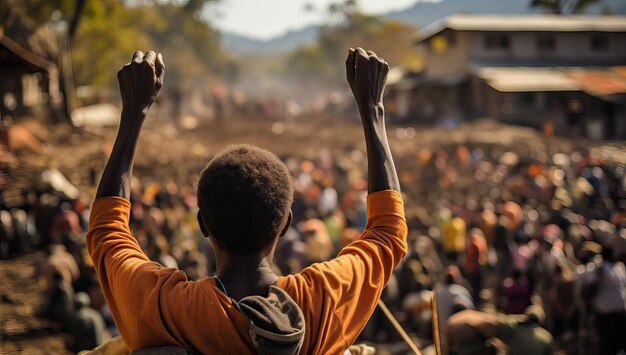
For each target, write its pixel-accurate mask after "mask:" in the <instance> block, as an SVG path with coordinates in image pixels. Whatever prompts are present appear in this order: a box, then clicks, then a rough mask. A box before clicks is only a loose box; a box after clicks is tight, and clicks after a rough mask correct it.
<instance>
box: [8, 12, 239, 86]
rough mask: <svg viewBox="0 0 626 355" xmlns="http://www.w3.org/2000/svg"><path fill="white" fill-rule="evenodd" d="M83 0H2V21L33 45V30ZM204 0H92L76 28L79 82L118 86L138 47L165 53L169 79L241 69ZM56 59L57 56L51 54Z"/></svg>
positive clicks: (227, 73)
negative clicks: (206, 13) (206, 15)
mask: <svg viewBox="0 0 626 355" xmlns="http://www.w3.org/2000/svg"><path fill="white" fill-rule="evenodd" d="M76 1H77V0H2V12H1V14H2V16H0V17H1V19H0V21H2V22H0V24H2V25H3V27H4V29H5V32H6V33H7V34H8V35H9V36H11V37H12V38H14V39H16V40H18V41H19V42H20V43H22V45H25V46H28V40H29V36H31V35H32V34H33V33H35V32H36V31H37V29H38V28H41V27H44V26H48V25H49V24H50V23H51V16H52V13H53V11H54V10H60V12H61V15H62V16H61V17H62V20H64V21H66V22H68V23H69V22H70V21H71V20H72V18H73V16H74V12H75V7H76ZM205 6H211V4H210V3H207V2H205V1H202V0H189V1H187V2H180V1H177V2H159V1H152V2H150V1H134V2H131V1H122V0H86V2H85V4H84V8H83V13H82V17H81V19H80V22H79V25H78V28H77V31H76V34H75V36H74V38H73V39H72V43H71V47H72V59H73V64H74V80H75V82H76V85H77V86H79V85H94V86H97V87H104V88H114V87H115V86H116V85H117V84H116V82H117V80H116V76H115V74H116V71H117V69H118V68H120V67H121V66H122V65H123V64H124V63H127V62H129V61H130V59H131V56H132V54H133V52H134V51H136V50H142V51H147V50H150V49H152V50H155V51H160V52H162V53H163V56H164V58H165V61H166V67H167V79H168V80H172V81H181V82H184V81H197V80H199V79H200V78H201V77H207V76H219V73H220V70H224V72H225V76H226V78H225V79H227V80H232V79H233V76H235V75H237V70H236V68H235V67H233V64H232V62H231V61H230V60H229V58H228V57H227V56H226V55H225V54H224V53H223V52H222V51H221V49H220V46H219V37H218V34H217V31H216V30H215V29H214V28H213V27H212V26H211V24H210V23H209V22H208V21H207V20H206V19H205V18H203V17H201V16H200V14H201V12H202V10H203V9H204V7H205ZM49 59H51V60H53V61H55V60H56V58H49Z"/></svg>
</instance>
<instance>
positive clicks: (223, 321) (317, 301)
mask: <svg viewBox="0 0 626 355" xmlns="http://www.w3.org/2000/svg"><path fill="white" fill-rule="evenodd" d="M129 215H130V202H129V201H128V200H125V199H122V198H118V197H107V198H101V199H98V200H96V201H95V202H94V204H93V207H92V210H91V216H90V219H89V231H88V233H87V247H88V250H89V254H90V255H91V258H92V260H93V263H94V266H95V268H96V273H97V275H98V280H99V281H100V286H101V287H102V291H103V293H104V296H105V298H106V301H107V303H108V305H109V308H110V309H111V313H112V315H113V319H114V320H115V324H117V327H118V329H119V331H120V334H121V335H122V337H123V338H124V341H125V342H126V345H127V346H128V348H129V350H131V351H132V350H135V349H140V348H146V347H154V346H161V345H177V346H181V347H183V348H186V349H188V350H191V351H194V352H199V353H204V354H207V353H213V354H217V353H222V354H245V353H253V352H254V347H253V345H252V342H251V340H250V336H249V335H248V324H247V321H246V320H245V318H244V317H243V316H242V315H241V314H240V313H239V311H238V310H237V309H236V308H235V307H234V306H233V305H232V303H231V300H230V298H228V297H227V296H226V295H225V294H224V293H222V292H221V291H220V290H219V289H218V288H217V286H216V285H215V281H214V279H213V278H209V277H205V278H203V279H200V280H198V281H188V280H187V277H186V276H185V274H184V273H183V272H182V271H179V270H176V269H174V268H165V267H162V266H160V265H158V264H157V263H154V262H151V261H150V260H149V259H148V257H147V256H146V255H145V254H144V253H143V252H142V250H141V249H140V247H139V244H138V243H137V241H136V240H135V238H134V237H133V236H132V235H131V232H130V228H129V226H128V220H129ZM406 234H407V227H406V220H405V217H404V206H403V202H402V197H401V195H400V194H399V193H398V192H395V191H381V192H377V193H373V194H370V195H369V196H368V197H367V225H366V228H365V231H364V232H363V234H362V235H361V238H360V239H359V240H358V241H356V242H354V243H352V244H350V245H348V246H347V247H345V248H344V249H343V250H342V251H341V253H339V255H338V256H337V257H336V258H335V259H333V260H330V261H327V262H323V263H318V264H314V265H311V266H310V267H308V268H306V269H304V270H303V271H302V272H301V273H299V274H296V275H289V276H286V277H280V278H279V279H278V281H277V283H276V285H277V286H278V287H280V288H282V289H283V290H285V291H286V292H287V293H288V294H289V295H290V296H291V297H292V298H293V299H294V301H295V302H296V303H297V304H298V305H299V306H300V308H301V309H302V312H303V314H304V317H305V321H306V335H305V340H304V344H303V347H302V351H301V353H303V354H341V353H343V351H344V350H345V349H346V348H348V346H349V345H351V344H352V342H353V341H354V340H355V339H356V337H357V336H358V334H359V333H360V332H361V330H362V329H363V327H364V326H365V323H366V322H367V320H368V318H369V317H370V315H371V313H372V312H373V311H374V308H375V307H376V303H377V301H378V298H379V297H380V294H381V292H382V289H383V287H384V286H385V284H386V283H387V281H388V280H389V277H390V276H391V272H392V271H393V268H394V267H396V266H397V265H398V263H399V262H400V260H401V259H402V258H403V257H404V255H405V254H406Z"/></svg>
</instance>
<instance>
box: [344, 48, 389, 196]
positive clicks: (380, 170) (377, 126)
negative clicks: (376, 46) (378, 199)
mask: <svg viewBox="0 0 626 355" xmlns="http://www.w3.org/2000/svg"><path fill="white" fill-rule="evenodd" d="M388 72H389V64H387V62H385V61H384V60H383V59H382V58H380V57H378V56H377V55H376V53H374V52H372V51H365V50H363V48H360V47H359V48H357V49H356V50H355V49H352V48H350V51H349V53H348V59H347V60H346V75H347V78H348V83H349V84H350V88H351V89H352V93H353V94H354V98H355V99H356V103H357V105H358V107H359V113H360V114H361V122H362V123H363V129H364V131H365V144H366V147H367V187H368V192H369V193H370V194H371V193H374V192H378V191H383V190H395V191H398V192H400V183H399V182H398V175H397V173H396V167H395V165H394V164H393V158H392V157H391V151H390V150H389V142H388V141H387V132H386V130H385V107H384V106H383V92H384V91H385V82H386V81H387V73H388Z"/></svg>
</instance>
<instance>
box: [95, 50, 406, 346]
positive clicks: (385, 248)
mask: <svg viewBox="0 0 626 355" xmlns="http://www.w3.org/2000/svg"><path fill="white" fill-rule="evenodd" d="M388 70H389V67H388V65H387V63H386V62H385V61H384V60H382V59H381V58H379V57H378V56H377V55H376V54H375V53H373V52H370V51H367V52H366V51H365V50H363V49H361V48H357V49H356V50H353V49H350V51H349V55H348V59H347V60H346V71H347V78H348V83H349V84H350V87H351V88H352V91H353V93H354V96H355V99H356V101H357V105H358V106H359V109H360V112H361V119H362V123H363V127H364V132H365V141H366V146H367V152H368V155H367V157H368V191H369V196H368V198H367V214H368V219H367V225H366V228H365V231H364V232H363V234H362V236H361V238H360V239H359V240H358V241H356V242H354V243H352V244H350V245H349V246H347V247H346V248H344V249H343V250H342V251H341V252H340V253H339V255H338V256H337V257H336V258H335V259H332V260H330V261H326V262H323V263H316V264H313V265H312V266H310V267H308V268H306V269H305V270H303V271H302V272H300V273H298V274H295V275H288V276H285V277H279V276H278V275H276V274H275V273H274V271H273V270H272V268H271V261H272V259H273V254H274V250H275V248H276V244H277V241H278V239H279V238H281V237H282V236H283V235H284V234H285V233H286V232H287V230H288V229H289V225H290V223H291V220H292V215H291V213H290V205H291V202H292V201H293V188H292V185H291V179H290V175H289V171H288V169H287V167H286V166H285V165H284V164H283V163H282V162H281V161H280V160H279V159H278V158H277V157H276V156H274V155H273V154H271V153H269V152H267V151H264V150H261V149H259V148H256V147H252V146H245V145H239V146H232V147H230V148H228V149H226V150H225V151H224V152H222V153H221V154H218V155H217V156H216V157H214V158H213V160H211V162H210V163H209V164H208V165H207V167H206V168H205V169H204V170H203V172H202V174H201V176H200V181H199V183H198V206H199V212H198V223H199V227H200V229H201V231H202V234H203V235H204V236H205V237H208V238H209V239H210V240H211V244H212V246H213V249H214V251H215V256H216V268H217V269H216V270H217V271H216V275H215V277H212V278H203V279H201V280H197V281H195V282H194V281H188V280H187V278H186V276H185V275H184V273H181V272H178V271H177V270H176V269H174V268H164V267H161V266H160V265H158V264H155V263H152V262H150V261H149V259H148V258H147V256H146V255H145V254H144V253H143V251H142V250H141V248H140V245H139V243H138V242H137V240H136V239H135V238H134V237H133V236H132V234H131V233H130V229H129V216H130V209H131V203H130V201H129V198H130V196H131V185H130V181H131V180H132V167H133V161H134V152H135V147H136V144H137V138H138V136H139V132H140V131H141V127H142V125H143V121H144V119H145V116H146V113H147V111H148V109H149V108H150V106H151V104H152V102H153V101H154V98H155V97H156V94H157V93H158V91H159V89H160V88H161V85H162V80H163V74H164V65H163V60H162V57H161V55H160V54H159V55H157V54H156V53H154V52H148V53H146V54H145V55H144V54H143V53H141V52H136V53H135V54H134V56H133V60H132V61H131V63H129V64H128V65H126V66H124V68H122V70H120V72H119V73H118V79H119V82H120V91H121V96H122V103H123V110H122V117H121V121H120V129H119V132H118V136H117V138H116V141H115V144H114V146H113V151H112V153H111V157H110V158H109V161H108V162H107V165H106V167H105V169H104V172H103V175H102V178H101V181H100V184H99V186H98V192H97V194H96V201H95V202H94V204H93V207H92V210H91V217H90V223H89V231H88V233H87V245H88V249H89V253H90V255H91V257H92V259H93V261H94V266H95V269H96V272H97V274H98V279H99V281H100V285H101V287H102V289H103V291H104V295H105V298H106V300H107V303H108V304H109V307H110V309H111V313H112V314H113V318H114V319H115V322H116V324H117V325H118V328H119V330H120V333H121V335H122V337H123V338H124V341H125V342H126V344H127V346H128V347H129V349H130V350H131V351H133V350H137V349H141V348H149V347H155V346H162V345H167V344H169V345H175V346H178V347H182V348H184V349H186V350H187V351H195V352H204V353H208V352H222V353H250V352H253V351H254V350H255V349H256V350H257V351H261V352H266V351H267V352H277V351H281V352H283V353H293V354H295V353H298V352H300V351H302V352H304V353H341V352H343V351H344V350H345V349H347V348H348V347H349V346H350V345H352V343H353V342H354V340H355V339H356V337H357V335H358V334H359V333H360V330H361V329H362V328H363V326H364V325H365V323H366V322H367V320H368V318H369V316H370V315H371V314H372V312H373V311H374V308H375V306H376V303H377V301H378V299H379V297H380V295H381V293H382V290H383V288H384V286H385V284H386V283H387V281H388V280H389V278H390V277H391V273H392V271H393V268H394V267H395V266H397V265H398V264H399V262H400V260H401V259H402V257H404V255H405V254H406V235H407V227H406V220H405V217H404V208H403V201H402V196H401V194H400V185H399V182H398V177H397V174H396V171H395V167H394V164H393V160H392V157H391V152H390V149H389V145H388V142H387V138H386V134H385V121H384V107H383V103H382V93H383V89H384V87H385V81H386V77H387V72H388ZM281 319H282V320H281ZM268 320H273V321H270V322H268ZM268 333H269V334H270V335H267V334H268ZM321 334H323V336H320V335H321Z"/></svg>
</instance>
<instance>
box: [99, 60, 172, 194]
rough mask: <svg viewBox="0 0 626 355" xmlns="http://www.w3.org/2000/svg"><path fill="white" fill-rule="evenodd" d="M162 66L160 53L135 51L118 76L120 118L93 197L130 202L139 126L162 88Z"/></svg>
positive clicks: (163, 68)
mask: <svg viewBox="0 0 626 355" xmlns="http://www.w3.org/2000/svg"><path fill="white" fill-rule="evenodd" d="M164 73H165V65H164V64H163V57H162V56H161V53H159V54H158V55H157V54H156V53H155V52H152V51H149V52H148V53H146V54H145V56H144V54H143V53H142V52H135V54H134V55H133V59H132V60H131V62H130V63H128V64H126V65H124V67H123V68H122V69H121V70H120V71H119V72H118V73H117V80H118V81H119V84H120V94H121V96H122V117H121V118H120V127H119V130H118V132H117V137H116V138H115V143H114V145H113V150H112V151H111V156H110V157H109V161H108V162H107V165H106V167H105V168H104V172H103V173H102V178H101V179H100V184H99V185H98V192H97V193H96V198H100V197H107V196H118V197H123V198H125V199H130V180H131V177H132V172H133V162H134V161H135V148H136V146H137V139H138V138H139V132H140V131H141V126H142V125H143V121H144V119H145V118H146V114H147V113H148V110H149V109H150V106H151V105H152V103H153V102H154V99H155V97H156V95H157V94H158V92H159V90H160V89H161V86H163V75H164Z"/></svg>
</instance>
